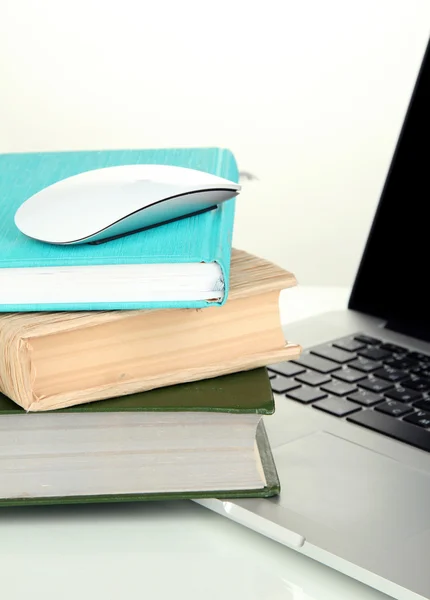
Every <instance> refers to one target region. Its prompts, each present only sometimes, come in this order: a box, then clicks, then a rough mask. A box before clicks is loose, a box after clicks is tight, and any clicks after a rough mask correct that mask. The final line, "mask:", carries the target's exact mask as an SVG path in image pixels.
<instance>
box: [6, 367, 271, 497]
mask: <svg viewBox="0 0 430 600" xmlns="http://www.w3.org/2000/svg"><path fill="white" fill-rule="evenodd" d="M273 412H274V400H273V394H272V390H271V386H270V381H269V377H268V374H267V371H266V369H265V368H259V369H254V370H252V371H248V372H243V373H234V374H232V375H226V376H223V377H216V378H213V379H207V380H204V381H200V382H194V383H187V384H181V385H176V386H169V387H165V388H160V389H157V390H151V391H149V392H144V393H139V394H133V395H129V396H124V397H121V398H111V399H109V400H102V401H100V402H93V403H89V404H82V405H79V406H76V407H71V408H66V409H62V410H56V411H50V412H43V413H26V412H25V411H24V410H23V409H22V408H20V407H19V406H17V405H16V404H14V403H13V402H12V401H11V400H9V399H8V398H6V397H5V396H2V395H1V394H0V463H1V477H0V506H10V505H28V504H58V503H74V504H76V503H87V502H125V501H136V500H157V499H161V498H162V499H169V498H172V499H178V498H213V497H217V498H234V497H236V498H237V497H267V496H274V495H277V494H278V493H279V488H280V485H279V479H278V475H277V471H276V466H275V463H274V460H273V456H272V452H271V449H270V444H269V441H268V438H267V435H266V432H265V428H264V423H263V420H262V419H263V416H264V415H268V418H272V417H271V416H270V415H272V414H273Z"/></svg>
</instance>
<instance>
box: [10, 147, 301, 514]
mask: <svg viewBox="0 0 430 600" xmlns="http://www.w3.org/2000/svg"><path fill="white" fill-rule="evenodd" d="M147 163H150V164H169V165H177V166H183V167H189V168H193V169H199V170H201V171H206V172H209V173H213V174H215V175H219V176H221V177H224V178H226V179H230V180H231V181H238V170H237V165H236V161H235V159H234V157H233V155H232V154H231V152H229V151H228V150H223V149H217V148H213V149H212V148H205V149H198V148H194V149H175V150H127V151H103V152H95V151H93V152H90V151H89V152H55V153H54V152H53V153H29V154H8V155H0V199H1V202H0V415H1V417H0V505H2V504H3V505H19V504H47V503H58V502H68V503H79V502H112V501H125V500H127V501H131V500H143V499H157V498H162V497H163V498H164V497H175V498H199V497H219V498H227V497H234V496H270V495H275V494H277V493H279V481H278V478H277V473H276V466H275V463H274V461H273V457H272V454H271V450H270V445H269V442H268V439H267V436H266V433H265V429H264V424H263V420H262V417H263V415H271V414H273V412H274V409H275V407H274V401H273V395H272V391H271V386H270V382H269V376H268V374H267V371H266V369H265V367H266V366H267V365H269V364H273V363H278V362H283V361H286V360H291V359H295V358H297V357H298V356H299V354H300V350H301V349H300V347H299V346H298V345H297V344H290V343H287V342H286V341H285V338H284V334H283V331H282V328H281V323H280V315H279V306H278V304H279V294H280V292H281V290H283V289H286V288H288V287H292V286H294V285H295V284H296V281H295V278H294V276H293V275H292V274H291V273H289V272H287V271H285V270H283V269H281V268H279V267H277V266H276V265H273V264H272V263H270V262H268V261H266V260H263V259H260V258H258V257H255V256H252V255H250V254H248V253H246V252H243V251H239V250H235V249H232V232H233V224H234V209H235V202H236V200H234V199H232V200H229V201H227V202H224V203H222V204H220V205H219V206H218V208H217V209H216V210H212V211H209V212H206V213H204V214H200V215H196V216H193V217H190V218H187V219H184V220H181V221H177V222H174V223H169V224H167V225H163V226H161V227H158V228H154V229H151V230H148V231H143V232H138V233H135V234H133V235H130V236H126V237H122V238H119V239H114V240H110V241H107V242H105V243H102V244H98V245H89V244H82V245H72V246H55V245H50V244H44V243H42V242H38V241H36V240H32V239H30V238H28V237H26V236H24V235H23V234H22V233H21V232H19V231H18V230H17V228H16V226H15V224H14V214H15V212H16V210H17V209H18V207H19V206H20V205H21V204H22V203H23V202H24V201H25V200H26V199H27V198H28V197H29V196H31V195H32V194H34V193H35V192H37V191H38V190H41V189H43V188H44V187H46V186H48V185H50V184H51V183H53V182H55V181H59V180H61V179H64V178H66V177H69V176H71V175H75V174H78V173H81V172H84V171H89V170H92V169H98V168H102V167H107V166H115V165H127V164H147ZM82 218H85V215H82ZM269 418H270V417H269Z"/></svg>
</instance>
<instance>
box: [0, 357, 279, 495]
mask: <svg viewBox="0 0 430 600" xmlns="http://www.w3.org/2000/svg"><path fill="white" fill-rule="evenodd" d="M136 411H138V412H140V411H151V412H154V411H159V412H174V411H176V412H190V411H191V412H224V413H232V414H234V413H236V414H238V413H241V414H246V413H248V414H261V415H270V414H272V413H273V412H274V400H273V394H272V390H271V386H270V381H269V378H268V375H267V371H266V369H264V368H260V369H255V370H252V371H247V372H242V373H234V374H232V375H226V376H223V377H216V378H213V379H206V380H204V381H199V382H193V383H187V384H181V385H176V386H170V387H166V388H160V389H157V390H151V391H149V392H144V393H140V394H133V395H130V396H124V397H121V398H112V399H109V400H102V401H98V402H93V403H89V404H82V405H79V406H74V407H70V408H66V409H61V410H57V411H50V412H46V413H26V412H25V411H24V410H23V409H22V408H21V407H19V406H18V405H16V404H15V403H14V402H12V401H11V400H9V399H8V398H6V397H5V396H3V395H1V394H0V419H1V415H17V414H19V415H22V419H23V421H24V420H25V419H32V418H34V417H36V418H39V419H43V415H48V414H53V413H96V412H104V413H119V412H136ZM20 418H21V417H20ZM256 443H257V447H258V451H259V454H260V458H261V464H262V467H263V471H264V476H265V480H266V485H265V486H264V487H262V488H259V489H249V490H228V491H226V490H217V491H210V492H207V491H204V492H172V493H162V494H160V493H142V494H105V495H87V496H86V495H76V496H67V497H58V496H55V497H53V496H50V497H46V498H45V497H37V498H32V497H20V498H4V499H0V506H26V505H47V504H84V503H109V502H132V501H147V500H161V499H163V500H166V499H193V498H220V499H227V498H240V497H243V498H246V497H269V496H274V495H277V494H279V491H280V483H279V478H278V474H277V471H276V466H275V463H274V460H273V456H272V452H271V448H270V444H269V440H268V438H267V434H266V431H265V427H264V424H263V420H261V421H260V423H259V425H258V428H257V435H256ZM0 459H1V444H0ZM0 488H1V483H0Z"/></svg>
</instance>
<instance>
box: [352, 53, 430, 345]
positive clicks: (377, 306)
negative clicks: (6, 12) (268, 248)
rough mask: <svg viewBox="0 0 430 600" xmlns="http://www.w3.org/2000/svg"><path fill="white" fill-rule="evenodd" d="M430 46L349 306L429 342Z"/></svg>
mask: <svg viewBox="0 0 430 600" xmlns="http://www.w3.org/2000/svg"><path fill="white" fill-rule="evenodd" d="M429 257H430V47H428V48H427V51H426V53H425V56H424V60H423V63H422V66H421V69H420V73H419V76H418V79H417V83H416V85H415V89H414V92H413V94H412V98H411V102H410V105H409V109H408V111H407V114H406V118H405V122H404V125H403V128H402V132H401V135H400V137H399V141H398V143H397V148H396V151H395V153H394V157H393V160H392V163H391V167H390V170H389V173H388V176H387V180H386V183H385V186H384V189H383V192H382V196H381V200H380V202H379V206H378V210H377V212H376V216H375V219H374V222H373V225H372V229H371V232H370V235H369V238H368V241H367V245H366V248H365V252H364V254H363V257H362V260H361V264H360V267H359V270H358V273H357V277H356V281H355V284H354V287H353V291H352V294H351V298H350V302H349V307H350V308H352V309H354V310H358V311H361V312H365V313H367V314H370V315H373V316H376V317H380V318H382V319H384V320H387V321H388V326H389V327H392V328H393V329H397V330H398V331H401V332H404V333H407V334H409V335H412V336H414V337H420V338H422V339H428V340H430V265H429Z"/></svg>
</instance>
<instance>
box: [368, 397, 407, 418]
mask: <svg viewBox="0 0 430 600" xmlns="http://www.w3.org/2000/svg"><path fill="white" fill-rule="evenodd" d="M375 410H377V411H379V412H383V413H385V414H386V415H391V416H392V417H401V416H402V415H405V414H406V413H409V412H412V411H413V408H411V407H410V406H408V405H407V404H403V403H402V402H397V400H387V401H386V402H384V403H383V404H378V406H375Z"/></svg>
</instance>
